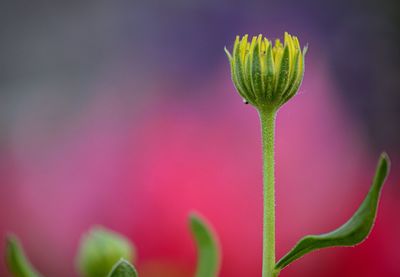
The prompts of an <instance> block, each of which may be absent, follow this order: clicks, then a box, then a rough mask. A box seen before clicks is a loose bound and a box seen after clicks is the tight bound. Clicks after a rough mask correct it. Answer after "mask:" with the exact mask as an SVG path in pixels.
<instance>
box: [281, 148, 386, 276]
mask: <svg viewBox="0 0 400 277" xmlns="http://www.w3.org/2000/svg"><path fill="white" fill-rule="evenodd" d="M389 167H390V161H389V157H388V156H387V154H386V153H382V154H381V156H380V160H379V162H378V166H377V169H376V173H375V177H374V179H373V182H372V185H371V188H370V190H369V192H368V194H367V196H366V197H365V199H364V201H363V202H362V203H361V205H360V207H359V208H358V210H357V211H356V212H355V213H354V215H353V216H352V217H351V218H350V219H349V220H348V221H347V222H346V223H345V224H343V225H342V226H341V227H339V228H337V229H336V230H334V231H332V232H329V233H326V234H321V235H309V236H305V237H304V238H302V239H301V240H300V241H299V242H298V243H297V244H296V246H295V247H294V248H293V249H292V250H291V251H290V252H289V253H288V254H286V255H285V256H284V257H283V258H282V259H280V260H279V261H278V262H277V264H276V266H275V270H276V272H279V271H280V270H282V269H283V268H284V267H286V266H287V265H289V264H290V263H291V262H293V261H294V260H297V259H299V258H300V257H302V256H304V255H305V254H307V253H309V252H311V251H313V250H317V249H321V248H326V247H333V246H354V245H356V244H359V243H361V242H362V241H364V240H365V239H366V238H367V236H368V234H369V233H370V231H371V229H372V227H373V225H374V221H375V217H376V211H377V206H378V203H379V196H380V193H381V189H382V186H383V183H384V182H385V180H386V177H387V175H388V173H389Z"/></svg>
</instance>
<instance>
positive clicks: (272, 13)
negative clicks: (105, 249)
mask: <svg viewBox="0 0 400 277" xmlns="http://www.w3.org/2000/svg"><path fill="white" fill-rule="evenodd" d="M398 10H400V4H399V2H398V1H396V0H388V1H385V3H384V4H383V3H382V2H379V1H372V0H367V1H363V2H362V3H359V1H354V0H337V1H329V2H324V1H311V0H309V1H274V2H272V1H249V0H246V1H245V0H237V1H211V0H206V1H204V0H203V1H178V0H174V1H161V0H159V1H98V0H97V1H93V0H92V1H83V2H82V1H56V2H51V1H43V0H42V1H34V2H33V1H4V2H2V3H1V6H0V34H1V43H0V237H1V242H0V246H1V249H3V248H4V236H5V234H6V233H7V232H14V233H16V234H17V235H18V236H20V238H21V239H22V241H23V244H24V246H25V248H26V251H27V253H28V254H29V256H30V258H31V260H32V262H33V263H34V264H35V266H36V267H37V268H38V269H39V270H40V271H41V272H43V274H45V275H46V276H58V277H67V276H69V277H70V276H76V275H75V270H74V255H75V253H76V251H77V245H78V241H79V238H80V235H81V234H82V233H83V232H85V231H86V230H87V229H88V228H89V227H90V226H91V225H92V224H103V225H105V226H107V227H109V228H111V229H114V230H116V231H119V232H121V233H123V234H125V235H127V236H129V237H130V238H131V239H132V240H133V241H134V242H135V244H136V245H137V248H138V252H139V260H138V262H137V266H138V268H139V271H140V272H141V276H142V277H164V276H165V277H187V276H191V274H192V272H193V270H194V266H195V257H196V256H195V248H194V245H193V242H192V240H191V237H190V234H189V232H188V228H187V215H188V213H189V212H190V211H191V210H197V211H199V212H200V213H201V214H203V215H204V216H205V217H207V218H208V219H209V221H211V222H212V223H213V225H214V226H215V229H216V230H217V232H218V233H219V235H220V238H221V243H222V249H223V265H222V272H221V277H239V276H241V277H243V276H249V277H253V276H260V275H261V237H262V235H261V224H262V212H261V210H262V206H261V205H262V194H261V178H262V174H261V166H262V164H261V163H262V160H261V145H260V132H259V124H258V118H257V113H256V111H255V109H253V108H252V107H250V106H248V105H243V104H242V102H241V99H240V98H239V96H238V95H237V93H236V92H235V90H234V87H233V85H232V83H231V81H230V72H229V66H228V63H227V59H226V57H225V54H224V52H223V47H224V46H225V45H226V46H227V47H228V48H231V46H232V44H233V40H234V37H235V35H237V34H245V33H249V34H250V35H257V34H259V33H262V34H265V35H266V36H268V37H270V38H275V37H281V36H282V34H283V32H284V31H289V32H290V33H292V34H295V35H297V36H298V37H299V38H300V41H301V42H302V43H303V44H305V43H309V52H308V54H307V59H306V73H305V79H304V82H303V85H302V87H301V89H300V92H299V94H298V95H297V96H296V97H295V98H294V99H293V101H291V102H290V103H288V104H287V105H285V107H284V108H283V109H282V110H281V111H280V113H279V115H278V122H277V123H278V127H277V146H276V149H277V188H276V189H277V251H278V257H281V256H282V255H283V254H284V253H286V252H287V251H288V250H289V249H290V248H291V247H292V246H293V245H294V243H295V242H296V241H297V240H298V239H299V238H300V237H301V236H303V235H305V234H309V233H319V232H326V231H329V230H331V229H333V228H335V227H337V226H338V225H340V224H341V223H343V222H344V221H345V220H347V219H348V218H349V216H350V215H351V214H352V213H353V212H354V210H355V209H356V208H357V206H358V205H359V203H360V202H361V201H362V199H363V197H364V196H365V194H366V193H367V191H368V187H369V185H370V182H371V178H372V176H373V172H374V168H375V164H376V161H377V159H378V156H379V153H380V152H381V151H382V150H386V151H387V152H388V153H389V155H390V157H391V160H392V171H391V174H390V177H389V179H388V182H387V184H386V186H385V188H384V190H383V197H382V201H381V203H380V207H379V212H378V219H377V222H376V224H375V228H374V230H373V232H372V233H371V235H370V238H369V239H368V240H367V241H366V242H365V243H363V244H362V245H360V246H358V247H356V248H340V249H331V250H322V251H318V252H317V253H313V254H310V255H307V256H306V257H305V258H303V259H301V260H299V261H297V262H295V263H294V264H293V265H291V266H290V267H288V268H287V269H285V270H284V271H283V272H282V276H283V277H285V276H288V277H290V276H327V277H330V276H332V277H333V276H345V277H346V276H367V277H368V276H371V277H372V276H389V277H390V276H400V254H399V252H398V248H399V246H400V237H399V234H400V222H399V220H398V218H399V212H400V186H399V185H400V179H399V175H400V174H399V166H398V163H399V160H400V159H399V157H400V156H399V154H400V143H399V141H400V129H399V127H398V120H399V118H400V93H399V91H400V78H399V77H400V51H399V47H398V43H399V42H400V38H399V37H400V17H399V16H398ZM0 276H8V275H7V273H6V270H5V265H4V261H3V259H1V262H0Z"/></svg>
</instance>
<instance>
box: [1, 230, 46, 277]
mask: <svg viewBox="0 0 400 277" xmlns="http://www.w3.org/2000/svg"><path fill="white" fill-rule="evenodd" d="M5 258H6V264H7V267H8V270H9V271H10V273H11V274H12V276H14V277H41V276H42V275H41V274H40V273H38V272H37V271H36V269H35V268H34V267H33V266H32V264H31V263H30V262H29V260H28V258H27V257H26V255H25V253H24V250H23V248H22V245H21V243H20V242H19V240H18V238H17V237H16V236H14V235H9V236H7V238H6V255H5Z"/></svg>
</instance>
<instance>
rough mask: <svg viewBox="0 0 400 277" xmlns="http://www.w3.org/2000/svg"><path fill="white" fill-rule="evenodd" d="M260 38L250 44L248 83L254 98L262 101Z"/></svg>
mask: <svg viewBox="0 0 400 277" xmlns="http://www.w3.org/2000/svg"><path fill="white" fill-rule="evenodd" d="M261 38H262V36H261V35H259V36H258V37H257V38H256V39H255V42H254V43H252V46H251V48H250V53H251V55H250V59H251V60H250V62H249V64H250V71H249V73H248V74H249V75H250V76H251V79H250V82H251V87H252V89H253V92H254V94H255V96H256V99H262V98H264V94H265V92H264V86H263V79H262V65H261V63H262V60H261V53H260V51H261V49H260V47H261V45H260V43H261Z"/></svg>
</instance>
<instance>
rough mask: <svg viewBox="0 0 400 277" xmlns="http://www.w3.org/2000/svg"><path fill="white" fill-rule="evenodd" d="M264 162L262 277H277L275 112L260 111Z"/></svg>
mask: <svg viewBox="0 0 400 277" xmlns="http://www.w3.org/2000/svg"><path fill="white" fill-rule="evenodd" d="M259 115H260V120H261V132H262V146H263V160H264V167H263V173H264V176H263V177H264V186H263V190H264V221H263V262H262V264H263V267H262V277H274V276H277V272H275V271H274V267H275V161H274V144H275V117H276V111H275V110H260V112H259Z"/></svg>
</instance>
